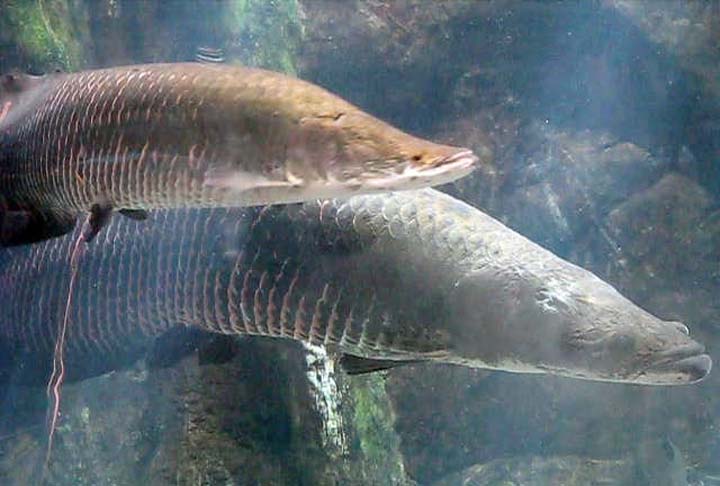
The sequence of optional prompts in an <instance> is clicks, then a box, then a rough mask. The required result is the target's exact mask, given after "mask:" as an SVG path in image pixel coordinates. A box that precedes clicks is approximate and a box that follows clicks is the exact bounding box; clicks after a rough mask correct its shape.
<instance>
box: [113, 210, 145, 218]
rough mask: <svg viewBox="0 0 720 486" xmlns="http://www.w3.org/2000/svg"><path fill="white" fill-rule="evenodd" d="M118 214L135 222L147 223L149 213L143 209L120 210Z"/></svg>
mask: <svg viewBox="0 0 720 486" xmlns="http://www.w3.org/2000/svg"><path fill="white" fill-rule="evenodd" d="M118 213H120V214H122V215H123V216H125V217H127V218H130V219H134V220H135V221H145V220H146V219H148V213H147V211H145V210H143V209H120V210H119V211H118Z"/></svg>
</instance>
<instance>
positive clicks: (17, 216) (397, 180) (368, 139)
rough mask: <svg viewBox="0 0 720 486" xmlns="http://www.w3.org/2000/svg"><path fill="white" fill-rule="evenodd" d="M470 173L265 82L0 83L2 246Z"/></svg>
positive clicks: (99, 76)
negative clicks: (183, 211)
mask: <svg viewBox="0 0 720 486" xmlns="http://www.w3.org/2000/svg"><path fill="white" fill-rule="evenodd" d="M480 155H481V157H482V158H483V160H484V161H487V160H488V159H489V158H490V153H489V151H488V152H485V153H483V154H480ZM477 160H478V158H477V157H476V156H475V155H474V154H473V153H472V151H470V150H468V149H464V148H458V147H451V146H447V145H440V144H436V143H432V142H429V141H427V140H422V139H420V138H416V137H413V136H411V135H408V134H407V133H404V132H402V131H400V130H398V129H396V128H394V127H392V126H390V125H388V124H387V123H385V122H383V121H381V120H378V119H377V118H374V117H372V116H370V115H368V114H367V113H364V112H363V111H361V110H360V109H359V108H357V107H355V106H353V105H352V104H350V103H348V102H346V101H344V100H343V99H341V98H339V97H338V96H335V95H333V94H331V93H329V92H328V91H326V90H324V89H322V88H320V87H318V86H316V85H313V84H311V83H308V82H305V81H301V80H299V79H295V78H292V77H288V76H285V75H282V74H279V73H275V72H270V71H265V70H261V69H250V68H245V67H237V66H227V65H209V64H200V63H179V64H149V65H136V66H124V67H114V68H109V69H100V70H94V71H84V72H78V73H70V74H64V73H55V74H51V75H47V76H42V77H32V76H26V75H6V76H4V77H2V78H1V79H0V200H2V203H3V205H4V209H0V216H3V215H4V217H2V220H0V242H2V243H4V244H5V245H12V244H18V243H26V242H33V241H38V240H42V239H46V238H48V237H52V236H56V235H60V234H64V233H67V232H68V231H70V230H71V229H72V227H73V225H74V222H75V220H76V217H77V215H78V213H80V212H83V211H89V210H91V209H92V210H95V209H96V208H102V210H104V211H108V212H109V210H111V209H117V210H121V211H123V212H125V214H128V215H133V214H134V215H135V216H141V214H140V211H142V210H146V209H151V208H169V207H214V206H253V205H263V204H274V203H291V202H301V201H309V200H312V199H315V198H321V197H322V198H327V197H344V196H349V195H355V194H362V193H373V192H382V191H389V190H399V189H413V188H420V187H425V186H430V185H435V184H441V183H446V182H449V181H452V180H454V179H457V178H459V177H462V176H464V175H466V174H468V173H469V172H470V171H471V170H473V168H474V167H475V166H476V162H477Z"/></svg>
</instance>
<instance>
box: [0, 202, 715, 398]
mask: <svg viewBox="0 0 720 486" xmlns="http://www.w3.org/2000/svg"><path fill="white" fill-rule="evenodd" d="M78 231H80V228H76V229H75V231H74V233H72V234H70V235H67V236H66V237H62V238H55V239H51V240H48V241H45V242H41V243H38V244H35V245H27V246H18V247H13V248H5V249H2V250H0V302H7V303H11V305H5V306H2V307H0V345H1V346H0V347H2V349H3V350H9V351H8V352H9V355H8V356H9V357H10V358H11V359H12V360H14V362H15V363H16V365H17V366H16V370H15V372H16V376H15V378H16V379H17V380H19V381H28V382H38V383H44V382H46V380H47V376H48V374H49V370H50V365H51V364H52V357H53V346H54V342H55V335H56V332H57V329H58V326H57V323H58V320H59V319H61V318H62V311H63V308H64V304H65V301H66V298H67V286H68V283H69V280H70V269H69V266H68V263H67V262H68V260H69V256H70V252H71V250H72V246H73V244H74V242H75V240H76V238H77V236H78ZM79 272H80V273H79V280H78V285H77V287H76V293H75V295H74V298H73V300H72V305H71V308H70V314H69V325H68V329H67V336H66V341H65V353H64V355H65V360H66V369H67V371H68V378H69V379H71V380H72V379H81V378H84V377H87V376H93V375H95V374H98V373H102V372H106V371H109V370H112V369H116V368H118V367H121V366H126V365H128V364H130V363H131V362H133V361H134V360H136V359H137V358H138V357H139V356H141V355H142V354H143V353H145V352H147V351H148V350H149V349H150V348H151V346H152V344H153V342H154V339H155V338H157V337H160V336H162V335H163V334H165V333H167V332H169V331H172V330H175V329H177V328H178V327H183V326H190V327H194V328H199V329H202V330H205V331H212V332H218V333H232V334H238V335H242V334H248V335H265V336H270V337H284V338H293V339H296V340H302V341H305V342H308V343H310V344H314V345H326V346H327V347H328V348H329V349H330V350H332V351H337V352H341V353H345V354H348V355H351V356H354V357H355V358H356V360H357V359H359V360H361V363H360V364H359V363H358V362H357V361H355V362H350V364H346V366H348V367H350V369H352V367H353V366H359V372H362V370H363V369H365V370H373V369H382V368H386V367H388V366H392V365H393V364H397V363H402V362H408V361H418V360H434V361H441V362H448V363H455V364H462V365H466V366H476V367H483V368H491V369H503V370H507V371H520V372H523V371H533V372H538V371H539V372H549V373H556V374H562V375H566V376H576V377H581V378H585V379H598V380H608V381H627V382H634V383H651V384H674V383H681V382H691V381H697V380H699V379H702V378H703V377H704V376H705V375H706V374H707V372H708V371H709V369H710V359H709V357H708V356H707V355H705V354H703V350H702V347H701V346H700V345H699V344H697V343H695V342H694V341H692V339H691V338H690V337H689V336H688V335H687V334H686V330H685V328H683V327H682V326H678V325H677V324H676V323H669V322H665V321H661V320H659V319H657V318H655V317H654V316H651V315H650V314H648V313H647V312H645V311H643V310H642V309H640V308H638V307H636V306H634V305H633V304H632V303H631V302H629V301H628V300H627V299H624V298H623V297H622V296H621V295H620V294H619V293H617V292H616V291H615V290H614V289H612V287H610V286H609V285H608V284H606V283H604V282H602V281H601V280H600V279H598V278H597V277H595V276H593V275H592V274H590V273H589V272H587V271H585V270H583V269H581V268H579V267H576V266H574V265H572V264H570V263H568V262H565V261H563V260H561V259H559V258H557V257H555V256H553V255H552V254H551V253H549V252H548V251H547V250H544V249H542V248H540V247H539V246H537V245H535V244H533V243H532V242H530V241H529V240H527V239H525V238H523V237H522V236H520V235H518V234H517V233H514V232H513V231H511V230H510V229H508V228H506V227H504V226H503V225H502V224H500V223H499V222H497V221H496V220H494V219H492V218H490V217H489V216H487V215H485V214H483V213H481V212H480V211H478V210H476V209H473V208H470V207H469V206H467V205H466V204H464V203H462V202H460V201H458V200H455V199H453V198H451V197H450V196H447V195H444V194H442V193H439V192H437V191H434V190H430V189H427V190H421V191H405V192H398V193H391V194H385V195H365V196H356V197H353V198H351V199H350V200H328V201H325V202H308V203H305V204H301V205H286V206H281V205H277V206H268V207H263V208H236V209H217V208H216V209H179V210H166V211H157V212H154V213H152V214H151V217H150V218H149V219H148V220H147V221H135V220H130V219H126V218H114V219H113V220H111V222H110V223H109V225H108V227H107V228H106V230H105V231H104V232H103V234H102V235H101V236H100V237H99V238H98V240H97V241H94V242H92V243H91V244H88V245H87V246H86V248H85V252H84V254H83V258H82V261H81V265H80V268H79ZM581 289H584V290H583V292H585V293H582V292H580V290H581ZM553 293H554V294H553ZM540 294H542V295H543V296H545V295H551V294H552V295H561V294H562V296H563V299H565V300H571V301H572V302H571V304H572V305H569V304H568V305H564V306H562V307H557V308H554V309H551V311H548V307H547V306H548V304H547V299H545V300H541V301H537V300H536V298H537V296H538V295H540ZM523 299H529V300H523ZM561 312H571V313H572V314H570V315H562V314H561ZM556 315H557V316H559V317H558V321H557V322H556V321H553V320H552V319H554V318H555V316H556ZM494 319H497V320H494ZM594 322H597V323H598V324H597V326H596V327H594V328H593V327H592V326H591V324H592V323H594ZM559 326H570V327H569V328H567V329H566V330H564V331H563V332H559V331H558V329H562V328H560V327H559ZM623 326H624V327H623ZM503 333H505V334H503ZM603 333H604V334H603ZM619 333H628V334H629V337H630V338H632V339H633V340H634V341H633V342H635V343H636V344H635V346H640V345H644V343H646V342H647V343H649V346H650V345H651V346H650V347H648V348H646V349H643V348H638V349H637V350H635V348H629V347H627V346H625V347H624V348H622V349H623V350H627V352H629V353H630V355H629V356H625V357H623V356H618V354H617V353H618V348H617V347H613V346H609V347H608V348H607V349H610V350H611V352H610V354H608V355H604V354H603V353H604V350H605V347H604V346H605V343H606V342H612V340H613V339H614V338H615V336H617V335H618V334H619ZM590 337H591V338H592V339H589V338H590ZM553 339H557V342H556V341H554V340H553ZM563 339H568V340H570V341H569V342H564V341H562V340H563ZM554 345H556V346H558V349H555V348H552V346H554ZM508 346H509V348H508ZM548 347H550V349H551V350H552V352H551V353H550V354H548V355H540V356H538V355H537V354H536V353H542V352H545V350H546V349H547V348H548ZM570 350H572V351H573V352H575V350H578V351H577V352H578V353H579V354H578V355H577V357H576V361H573V362H566V361H563V360H562V359H565V358H566V356H568V355H567V353H569V352H570ZM563 353H565V354H563ZM569 356H572V357H575V355H574V354H571V355H569ZM604 356H607V358H604ZM653 356H657V357H658V358H657V361H656V362H655V363H656V364H654V363H653V362H651V361H648V360H652V359H653ZM672 356H676V362H677V364H676V365H675V368H673V367H672V366H670V365H669V364H668V363H669V360H670V358H669V357H672ZM561 358H562V359H561ZM568 359H569V358H568ZM378 360H379V361H378ZM553 360H555V361H553ZM632 360H636V361H632ZM368 362H369V363H370V364H367V363H368ZM346 363H347V361H346ZM362 363H365V364H362ZM388 363H391V364H388ZM517 363H520V364H519V365H518V364H517ZM619 363H624V366H626V368H627V370H626V374H624V375H618V374H617V373H618V370H622V367H620V366H619ZM22 364H24V366H21V365H22ZM671 364H672V363H671ZM653 366H655V367H656V368H657V372H656V373H655V374H654V375H649V374H650V373H651V372H652V370H653ZM637 370H641V371H640V372H638V371H637ZM0 371H2V370H0ZM0 376H3V377H4V376H7V374H6V373H5V372H4V371H3V372H1V373H0ZM648 376H650V377H648Z"/></svg>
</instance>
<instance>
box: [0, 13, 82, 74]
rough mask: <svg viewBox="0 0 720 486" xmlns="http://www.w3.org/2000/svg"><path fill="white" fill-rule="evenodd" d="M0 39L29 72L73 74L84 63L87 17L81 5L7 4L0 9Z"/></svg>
mask: <svg viewBox="0 0 720 486" xmlns="http://www.w3.org/2000/svg"><path fill="white" fill-rule="evenodd" d="M0 30H1V31H2V32H3V33H2V34H0V37H1V38H2V40H3V44H9V45H14V46H15V48H16V49H17V54H18V58H19V61H20V62H21V63H22V64H23V65H24V67H27V68H30V69H31V70H39V71H49V70H52V69H63V70H74V69H78V68H80V67H82V66H83V65H84V64H85V63H86V53H85V50H86V49H85V45H86V44H85V41H87V40H88V24H87V13H86V11H85V8H84V4H83V3H82V2H76V1H72V0H69V1H66V0H10V1H9V2H7V3H4V4H3V5H2V6H0Z"/></svg>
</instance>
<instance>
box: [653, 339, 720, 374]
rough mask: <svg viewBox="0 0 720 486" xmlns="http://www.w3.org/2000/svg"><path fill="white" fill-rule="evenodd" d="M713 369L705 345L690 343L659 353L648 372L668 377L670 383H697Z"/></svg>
mask: <svg viewBox="0 0 720 486" xmlns="http://www.w3.org/2000/svg"><path fill="white" fill-rule="evenodd" d="M711 369H712V359H711V358H710V356H709V355H708V354H706V353H705V346H703V345H702V344H700V343H696V342H693V343H689V344H683V345H680V346H675V347H673V348H670V349H668V350H666V351H663V352H662V353H659V354H658V359H657V360H656V361H655V363H654V364H653V365H651V366H650V367H649V368H648V369H647V370H646V374H648V375H656V376H659V377H663V376H664V377H666V378H667V379H668V384H672V383H670V381H671V380H674V382H675V383H678V384H682V383H695V382H698V381H700V380H702V379H704V378H705V377H706V376H707V375H708V374H709V373H710V370H711Z"/></svg>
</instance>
